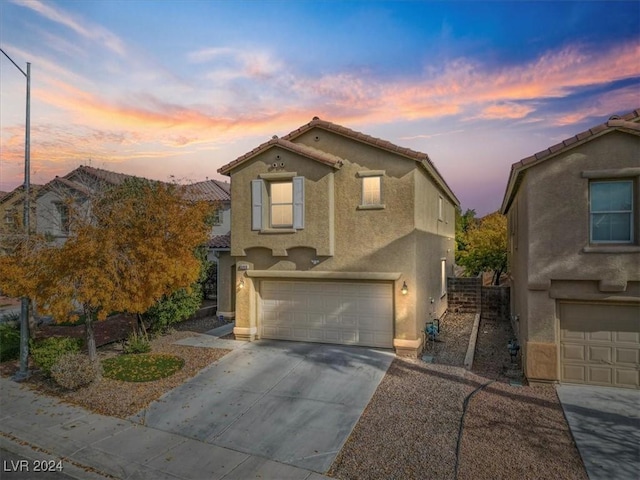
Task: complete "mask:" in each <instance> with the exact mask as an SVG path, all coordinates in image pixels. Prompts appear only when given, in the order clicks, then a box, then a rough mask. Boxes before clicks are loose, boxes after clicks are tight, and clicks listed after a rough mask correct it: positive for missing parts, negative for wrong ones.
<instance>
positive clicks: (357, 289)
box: [260, 280, 393, 348]
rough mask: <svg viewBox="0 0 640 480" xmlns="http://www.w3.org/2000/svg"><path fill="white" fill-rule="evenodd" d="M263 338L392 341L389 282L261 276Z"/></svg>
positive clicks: (388, 344) (376, 343) (390, 343)
mask: <svg viewBox="0 0 640 480" xmlns="http://www.w3.org/2000/svg"><path fill="white" fill-rule="evenodd" d="M260 296H261V302H260V305H261V306H260V308H261V311H260V322H261V335H262V338H274V339H281V340H298V341H303V342H320V343H340V344H346V345H364V346H371V347H389V348H390V347H392V346H393V296H392V286H391V284H390V283H346V282H315V281H275V280H263V281H262V282H261V285H260Z"/></svg>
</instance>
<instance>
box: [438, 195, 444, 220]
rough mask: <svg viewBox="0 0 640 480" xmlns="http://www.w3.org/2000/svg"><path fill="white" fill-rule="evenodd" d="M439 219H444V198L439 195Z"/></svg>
mask: <svg viewBox="0 0 640 480" xmlns="http://www.w3.org/2000/svg"><path fill="white" fill-rule="evenodd" d="M438 220H442V221H444V200H443V199H442V197H440V196H438Z"/></svg>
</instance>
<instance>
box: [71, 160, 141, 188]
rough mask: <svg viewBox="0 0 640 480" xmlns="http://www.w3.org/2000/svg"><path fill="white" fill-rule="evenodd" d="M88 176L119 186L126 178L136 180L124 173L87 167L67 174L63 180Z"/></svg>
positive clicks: (81, 167) (81, 166)
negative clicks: (82, 175) (81, 175)
mask: <svg viewBox="0 0 640 480" xmlns="http://www.w3.org/2000/svg"><path fill="white" fill-rule="evenodd" d="M82 173H85V174H88V175H91V176H92V177H94V178H97V179H98V180H102V181H103V182H106V183H110V184H112V185H120V184H121V183H122V182H124V181H125V180H126V179H127V178H136V177H135V176H134V175H127V174H126V173H118V172H111V171H109V170H103V169H102V168H95V167H90V166H88V165H80V166H79V167H78V168H76V169H75V170H73V171H71V172H69V173H67V174H66V175H65V176H64V178H67V179H73V177H74V176H76V175H78V174H82Z"/></svg>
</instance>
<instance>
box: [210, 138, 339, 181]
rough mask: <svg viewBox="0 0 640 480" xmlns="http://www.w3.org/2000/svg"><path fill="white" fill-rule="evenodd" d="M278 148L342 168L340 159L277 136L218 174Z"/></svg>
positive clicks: (221, 168) (222, 168)
mask: <svg viewBox="0 0 640 480" xmlns="http://www.w3.org/2000/svg"><path fill="white" fill-rule="evenodd" d="M275 146H279V147H282V148H284V149H286V150H289V151H291V152H295V153H299V154H301V155H304V156H305V157H309V158H311V159H313V160H316V161H318V162H320V163H324V164H325V165H329V166H331V167H336V168H340V167H341V166H342V162H343V160H342V159H341V158H340V157H337V156H335V155H332V154H330V153H327V152H323V151H322V150H318V149H317V148H313V147H309V146H307V145H303V144H300V143H293V142H290V141H289V140H287V139H286V137H285V138H278V137H277V136H275V135H274V136H273V138H271V140H269V141H267V142H264V143H262V144H260V145H258V146H257V147H256V148H254V149H253V150H251V151H250V152H247V153H245V154H244V155H242V156H240V157H238V158H236V159H235V160H233V161H232V162H230V163H228V164H226V165H224V166H223V167H220V168H219V169H218V172H219V173H222V174H223V175H228V174H229V172H231V170H233V169H234V168H235V167H237V166H238V165H240V164H241V163H244V162H246V161H247V160H249V159H251V158H253V157H255V156H256V155H259V154H260V153H262V152H264V151H266V150H268V149H270V148H272V147H275Z"/></svg>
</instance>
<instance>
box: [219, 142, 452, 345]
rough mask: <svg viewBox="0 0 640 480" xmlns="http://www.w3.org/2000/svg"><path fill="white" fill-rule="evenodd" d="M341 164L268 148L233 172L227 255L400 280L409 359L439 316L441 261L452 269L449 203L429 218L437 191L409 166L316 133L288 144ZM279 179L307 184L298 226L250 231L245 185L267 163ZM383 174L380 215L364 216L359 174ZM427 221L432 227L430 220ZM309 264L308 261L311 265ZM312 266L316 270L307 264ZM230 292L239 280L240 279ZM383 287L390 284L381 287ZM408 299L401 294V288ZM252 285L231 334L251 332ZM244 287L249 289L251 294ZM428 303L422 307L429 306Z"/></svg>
mask: <svg viewBox="0 0 640 480" xmlns="http://www.w3.org/2000/svg"><path fill="white" fill-rule="evenodd" d="M294 141H295V142H301V143H306V144H308V145H309V146H311V147H313V148H316V149H320V150H322V151H325V152H329V153H331V154H333V155H336V156H338V157H340V158H342V159H343V160H344V163H343V165H342V167H341V168H339V169H335V168H333V167H331V166H327V165H324V164H321V163H318V162H316V161H314V160H311V159H309V158H305V157H301V156H300V155H298V154H294V153H291V152H289V151H287V150H284V149H282V148H280V147H274V148H271V149H269V150H267V151H266V152H263V153H262V154H260V155H258V156H257V157H255V158H253V159H252V160H250V161H248V162H246V163H245V164H243V165H242V166H241V167H240V168H238V169H236V170H235V171H233V172H232V175H231V180H232V181H231V191H232V195H231V198H232V202H233V206H232V209H233V216H232V222H231V223H232V227H231V228H232V251H231V254H232V256H234V257H235V259H236V264H237V265H239V264H241V263H244V262H246V264H247V265H248V266H249V268H251V269H254V270H283V271H303V272H318V273H319V274H320V273H322V272H361V273H362V274H363V275H365V278H366V274H367V273H370V272H374V273H384V272H387V273H391V272H394V273H399V278H397V279H396V280H395V281H394V315H395V322H394V338H395V340H396V344H402V345H408V344H410V345H412V346H413V347H415V348H414V351H413V353H414V354H415V353H417V351H416V348H418V346H419V343H420V341H421V332H422V328H423V327H424V322H425V320H426V317H427V315H428V314H429V313H430V312H431V310H433V312H434V314H436V315H441V314H442V313H443V312H444V310H445V309H446V296H444V297H441V296H440V294H439V290H440V259H441V258H448V259H449V261H448V263H447V264H448V268H451V266H452V265H453V236H454V224H453V223H454V213H453V208H454V207H453V204H452V202H451V201H450V200H448V199H447V198H446V196H445V195H442V194H441V195H442V196H443V197H444V199H445V202H444V203H445V211H446V214H447V217H448V220H447V221H442V222H439V221H438V219H437V208H438V207H437V198H438V195H439V193H438V190H437V189H436V187H435V186H434V185H433V183H432V182H431V181H430V180H429V179H427V177H426V174H425V173H424V172H422V171H421V170H419V168H420V167H418V166H417V164H416V162H415V161H413V160H411V159H407V158H404V157H401V156H398V155H395V154H391V153H389V152H384V151H381V150H380V149H377V148H374V147H371V146H369V145H365V144H362V143H359V142H356V141H354V140H352V139H348V138H345V137H342V136H340V135H337V134H335V133H332V132H327V131H324V130H321V129H313V130H311V131H309V132H307V133H306V134H304V135H302V136H301V137H299V138H296V139H295V140H294ZM277 155H279V156H280V158H279V159H278V162H284V163H285V168H284V171H286V172H295V173H296V174H297V175H299V176H304V177H305V227H304V229H303V230H300V231H297V232H295V233H279V234H273V233H260V232H256V231H251V180H253V179H256V178H258V177H259V175H260V174H263V173H268V172H269V171H270V166H271V164H272V163H273V162H274V161H275V157H276V156H277ZM366 170H383V171H384V172H385V174H384V177H383V180H382V202H383V204H384V205H385V208H384V209H379V210H362V209H358V207H359V205H360V204H361V188H362V187H361V182H362V180H361V178H360V177H359V176H358V172H361V171H366ZM434 214H435V216H436V218H435V219H433V218H431V217H432V216H433V215H434ZM312 260H313V262H312ZM316 260H318V262H317V264H315V265H314V263H315V262H316ZM237 273H238V277H237V281H236V284H239V282H240V279H241V278H242V276H243V274H242V272H240V271H238V272H237ZM387 281H388V280H387ZM405 281H406V283H407V286H408V287H409V293H408V294H407V295H406V296H405V295H402V294H401V293H400V287H401V285H402V283H403V282H405ZM258 282H259V279H252V278H249V277H247V278H245V288H243V289H238V295H237V301H236V334H238V333H239V332H245V333H246V334H247V335H248V336H251V335H254V334H255V333H257V332H258V325H257V320H256V317H257V305H256V302H255V292H256V291H258V290H259V289H258V290H257V289H256V286H257V283H258ZM249 284H250V285H249ZM431 297H432V298H434V303H433V304H430V303H428V299H429V298H431Z"/></svg>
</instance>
